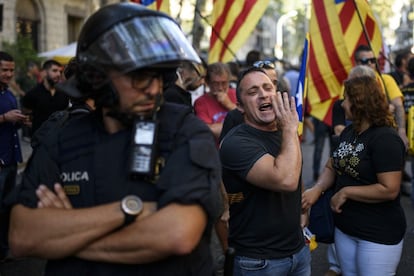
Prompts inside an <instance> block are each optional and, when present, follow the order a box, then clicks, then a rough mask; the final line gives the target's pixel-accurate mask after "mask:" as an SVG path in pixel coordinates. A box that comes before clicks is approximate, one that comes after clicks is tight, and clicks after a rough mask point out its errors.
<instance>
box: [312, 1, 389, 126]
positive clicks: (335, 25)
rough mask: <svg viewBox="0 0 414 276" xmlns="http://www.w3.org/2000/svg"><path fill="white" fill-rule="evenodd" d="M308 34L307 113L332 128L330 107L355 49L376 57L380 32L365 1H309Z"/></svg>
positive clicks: (352, 63)
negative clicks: (369, 51)
mask: <svg viewBox="0 0 414 276" xmlns="http://www.w3.org/2000/svg"><path fill="white" fill-rule="evenodd" d="M309 33H310V49H309V61H308V75H307V78H308V97H307V101H308V104H309V106H310V110H309V111H310V114H311V115H312V116H314V117H316V118H318V119H320V120H322V121H324V122H325V123H326V124H328V125H332V106H333V104H334V102H335V101H336V100H337V99H338V97H339V95H340V93H341V90H342V85H343V81H344V80H345V79H346V78H347V77H348V73H349V71H350V70H351V68H352V67H353V65H354V61H353V54H354V52H355V49H356V48H357V47H358V46H359V45H361V44H365V45H368V46H371V48H372V50H373V51H374V54H375V56H378V54H379V51H380V49H381V48H382V37H381V32H380V29H379V27H378V24H377V22H376V20H375V17H374V15H373V13H372V11H371V8H370V6H369V4H368V3H367V1H366V0H313V1H312V12H311V19H310V24H309Z"/></svg>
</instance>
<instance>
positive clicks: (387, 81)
mask: <svg viewBox="0 0 414 276" xmlns="http://www.w3.org/2000/svg"><path fill="white" fill-rule="evenodd" d="M354 59H355V63H356V65H366V66H369V67H371V68H372V69H373V70H374V71H375V72H376V74H377V80H378V82H379V83H380V84H381V86H382V87H383V90H384V92H385V93H386V95H387V98H388V100H389V102H390V104H391V106H390V108H391V109H394V117H395V121H396V123H397V125H398V134H399V136H400V137H401V139H402V140H403V142H404V144H405V147H406V148H408V138H407V134H406V129H405V128H406V127H405V112H404V105H403V99H404V97H403V94H402V92H401V90H400V88H399V87H398V85H397V83H396V82H395V80H394V79H393V78H392V77H391V76H390V75H387V74H381V72H380V70H379V66H378V64H377V59H376V58H375V55H374V52H373V51H372V50H371V48H370V47H369V46H367V45H359V46H358V47H357V49H356V50H355V54H354Z"/></svg>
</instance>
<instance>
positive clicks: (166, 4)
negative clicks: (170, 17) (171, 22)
mask: <svg viewBox="0 0 414 276" xmlns="http://www.w3.org/2000/svg"><path fill="white" fill-rule="evenodd" d="M130 2H134V3H137V4H141V5H144V6H147V7H148V8H150V9H151V10H156V11H161V12H165V13H166V14H171V12H170V0H130Z"/></svg>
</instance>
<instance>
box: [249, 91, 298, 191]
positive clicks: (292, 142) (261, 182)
mask: <svg viewBox="0 0 414 276" xmlns="http://www.w3.org/2000/svg"><path fill="white" fill-rule="evenodd" d="M272 104H273V109H274V110H275V113H276V118H277V121H278V129H280V130H281V131H282V144H281V151H280V154H279V155H278V156H276V157H274V156H272V155H270V154H265V155H263V156H262V157H261V158H260V159H259V160H258V161H257V162H256V163H255V164H254V165H253V167H252V168H251V170H250V171H249V173H248V174H247V180H248V181H249V182H250V183H253V184H255V185H257V186H260V187H262V188H265V189H269V190H272V191H295V190H296V189H297V188H298V184H299V177H300V174H301V167H302V153H301V148H300V143H299V138H298V133H297V131H298V124H299V121H298V114H297V112H296V105H295V100H294V98H293V97H291V98H290V99H289V95H288V94H287V93H283V97H282V93H277V94H276V95H275V96H272Z"/></svg>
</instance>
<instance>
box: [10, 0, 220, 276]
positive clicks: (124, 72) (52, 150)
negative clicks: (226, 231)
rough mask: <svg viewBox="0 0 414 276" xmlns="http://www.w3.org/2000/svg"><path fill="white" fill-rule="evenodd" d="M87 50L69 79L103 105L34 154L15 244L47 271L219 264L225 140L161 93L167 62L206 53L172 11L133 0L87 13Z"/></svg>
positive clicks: (82, 45) (15, 223) (148, 271)
mask: <svg viewBox="0 0 414 276" xmlns="http://www.w3.org/2000/svg"><path fill="white" fill-rule="evenodd" d="M142 26H145V28H142ZM76 58H77V60H78V62H79V64H78V69H77V70H76V73H75V76H73V77H71V78H70V80H68V81H67V82H65V83H63V84H62V85H72V86H71V87H69V88H68V87H66V88H68V89H67V92H68V93H69V91H70V93H71V96H72V97H78V98H82V97H90V98H93V99H94V100H95V104H96V109H95V110H94V111H93V112H90V113H86V114H85V115H83V116H78V117H76V118H72V119H70V120H68V121H67V122H66V123H65V125H64V126H63V127H59V128H57V129H56V130H55V131H53V132H52V131H51V132H50V136H54V137H50V138H48V139H47V141H42V142H43V143H41V144H40V145H39V146H38V148H37V149H36V151H35V152H34V154H33V155H32V157H31V161H30V162H29V164H28V165H27V167H26V170H25V173H24V177H23V180H22V183H21V185H20V191H19V192H18V195H17V200H16V203H15V205H14V206H13V208H12V212H11V223H10V225H11V227H10V233H9V240H10V246H11V250H12V253H13V254H14V255H15V256H17V257H24V256H33V257H38V258H44V259H47V260H48V261H47V265H46V268H45V272H44V275H46V276H48V275H62V276H65V275H80V276H87V275H97V276H109V275H120V276H128V275H171V274H174V275H205V276H207V275H209V276H210V275H213V272H214V271H213V269H214V268H213V262H212V257H211V252H210V235H211V231H212V226H213V224H214V223H215V222H216V221H217V219H218V217H219V216H220V214H221V211H222V208H223V202H222V198H221V195H220V181H221V179H220V178H221V171H220V169H221V168H220V160H219V158H218V153H217V150H216V144H215V141H214V139H213V137H212V135H211V132H210V130H209V129H208V128H207V127H206V126H205V124H204V123H202V122H200V120H199V119H197V118H196V117H195V115H194V114H192V113H191V112H190V110H189V109H187V108H185V107H183V106H180V105H177V104H171V103H168V102H164V100H163V94H162V92H163V74H164V73H165V71H166V70H167V71H169V70H175V69H176V68H177V66H178V65H179V62H181V61H190V62H195V63H201V60H200V59H199V57H198V55H197V54H196V52H195V51H194V49H193V48H192V46H191V44H190V43H189V42H188V41H187V39H186V38H185V36H184V34H183V32H182V31H181V29H180V27H179V25H178V24H177V23H176V22H175V21H174V20H173V19H172V18H170V17H169V16H167V15H166V14H164V13H160V12H157V11H154V10H149V9H147V8H145V7H144V6H141V5H138V4H134V3H130V2H122V3H116V4H111V5H106V6H104V7H103V8H101V9H99V10H98V11H97V12H96V13H94V14H93V15H91V16H90V17H89V18H88V20H87V21H86V22H85V24H84V25H83V27H82V30H81V32H80V36H79V39H78V49H77V53H76ZM6 117H7V116H6ZM6 119H7V118H6ZM200 153H201V154H200ZM207 153H208V154H207Z"/></svg>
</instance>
